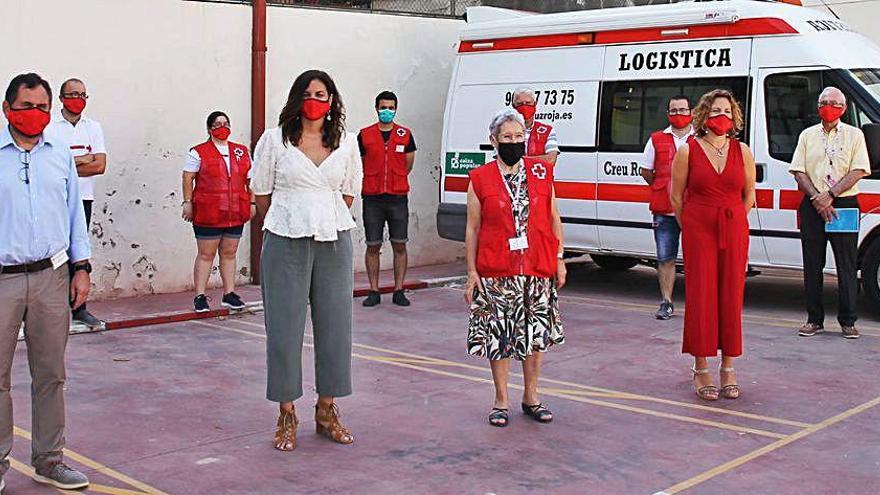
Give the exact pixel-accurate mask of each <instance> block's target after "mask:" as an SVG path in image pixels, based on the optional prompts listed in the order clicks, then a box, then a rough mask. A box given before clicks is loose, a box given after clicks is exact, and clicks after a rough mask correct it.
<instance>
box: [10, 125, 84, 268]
mask: <svg viewBox="0 0 880 495" xmlns="http://www.w3.org/2000/svg"><path fill="white" fill-rule="evenodd" d="M25 162H28V166H27V168H25ZM77 178H78V175H77V172H76V164H75V163H74V161H73V157H72V156H71V154H70V149H69V147H68V146H67V144H66V143H63V142H61V141H60V140H58V139H57V138H55V137H54V136H53V135H52V134H49V133H47V134H44V135H43V137H42V138H41V139H40V142H39V143H38V144H37V146H36V147H34V149H32V150H30V152H27V151H24V150H23V149H21V148H20V147H18V145H16V144H15V141H13V139H12V134H11V133H10V132H9V127H8V126H3V130H2V132H0V265H5V266H9V265H22V264H25V263H33V262H35V261H40V260H43V259H46V258H51V257H52V256H54V255H56V254H58V253H60V252H61V251H67V255H68V256H69V257H70V260H71V262H77V261H82V260H86V259H88V258H89V257H91V254H92V253H91V247H90V246H89V233H88V229H87V227H86V216H85V211H84V210H83V203H82V200H80V197H79V181H78V180H77ZM25 179H27V182H26V181H25Z"/></svg>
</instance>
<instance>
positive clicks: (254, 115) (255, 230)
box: [251, 0, 266, 284]
mask: <svg viewBox="0 0 880 495" xmlns="http://www.w3.org/2000/svg"><path fill="white" fill-rule="evenodd" d="M252 6H253V9H252V10H253V13H252V19H253V27H252V39H251V156H253V150H254V148H255V147H256V146H257V141H258V140H259V139H260V136H262V135H263V131H264V130H266V0H252ZM262 249H263V222H262V219H260V218H259V216H257V217H254V219H253V220H252V221H251V282H252V283H254V284H259V283H260V252H261V251H262Z"/></svg>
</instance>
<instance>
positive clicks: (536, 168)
mask: <svg viewBox="0 0 880 495" xmlns="http://www.w3.org/2000/svg"><path fill="white" fill-rule="evenodd" d="M532 175H534V176H535V177H537V178H539V179H541V180H544V178H545V177H547V168H546V167H544V165H541V163H536V164H534V165H532Z"/></svg>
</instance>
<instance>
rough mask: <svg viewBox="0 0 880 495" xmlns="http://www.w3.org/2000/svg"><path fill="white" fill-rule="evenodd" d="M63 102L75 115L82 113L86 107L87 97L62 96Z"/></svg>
mask: <svg viewBox="0 0 880 495" xmlns="http://www.w3.org/2000/svg"><path fill="white" fill-rule="evenodd" d="M61 103H62V104H63V105H64V108H65V109H66V110H67V111H68V112H70V113H72V114H74V115H79V114H81V113H82V111H83V110H85V108H86V99H85V98H61Z"/></svg>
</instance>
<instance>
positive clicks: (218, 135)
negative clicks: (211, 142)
mask: <svg viewBox="0 0 880 495" xmlns="http://www.w3.org/2000/svg"><path fill="white" fill-rule="evenodd" d="M231 132H232V130H231V129H230V128H229V127H226V126H223V127H217V128H215V129H211V135H212V136H214V138H215V139H217V140H219V141H226V140H227V139H228V138H229V134H230V133H231Z"/></svg>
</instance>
